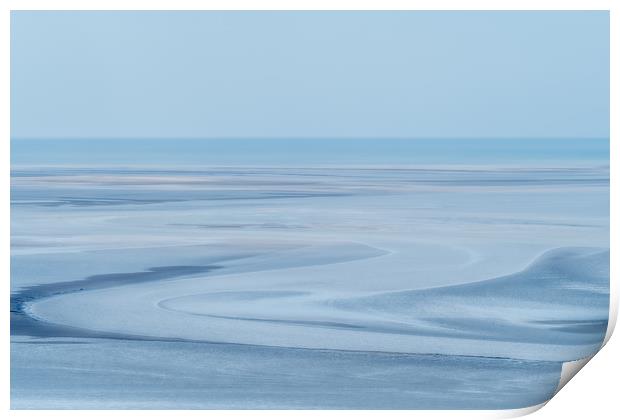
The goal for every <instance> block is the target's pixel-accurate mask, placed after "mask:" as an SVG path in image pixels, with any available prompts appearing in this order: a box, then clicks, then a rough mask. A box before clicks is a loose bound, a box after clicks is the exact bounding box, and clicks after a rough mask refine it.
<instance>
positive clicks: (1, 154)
mask: <svg viewBox="0 0 620 420" xmlns="http://www.w3.org/2000/svg"><path fill="white" fill-rule="evenodd" d="M2 5H3V7H2V12H3V13H2V18H1V20H0V22H1V23H0V48H1V50H2V56H3V57H4V58H6V60H3V61H2V62H3V63H4V64H3V65H2V66H1V67H0V77H1V80H2V84H1V89H2V90H1V91H0V93H1V96H0V97H1V98H2V102H1V105H0V107H1V108H0V110H1V112H0V130H1V132H2V133H3V135H4V140H3V141H2V142H0V143H1V144H0V159H1V161H2V165H3V182H2V185H1V187H0V194H1V196H2V200H3V206H2V233H3V238H2V241H0V250H1V251H2V256H3V259H2V272H3V274H4V276H3V277H2V278H3V279H4V281H5V284H4V287H5V290H6V291H7V295H8V294H9V278H10V271H9V255H10V237H9V235H8V232H9V228H10V206H9V204H10V189H9V185H10V178H9V168H10V153H9V151H10V150H9V149H10V142H9V139H10V127H9V122H10V114H9V113H10V96H9V92H10V71H9V66H8V63H9V58H10V53H9V52H10V11H11V10H175V9H177V10H609V11H610V19H611V22H610V23H611V40H610V47H611V51H610V54H611V56H610V59H611V73H610V75H611V80H610V82H611V104H610V105H611V107H610V113H611V115H612V116H613V115H616V116H620V103H619V100H620V99H619V98H620V96H619V93H620V92H619V85H618V75H620V65H619V61H618V60H619V55H620V45H619V41H620V29H619V27H620V5H619V2H618V1H614V0H382V1H381V0H357V1H352V0H314V1H311V0H298V1H292V0H288V1H286V0H260V1H258V0H254V1H252V0H202V1H201V0H176V1H174V0H151V1H146V0H108V1H104V0H92V1H88V2H86V1H79V0H58V1H52V0H48V1H45V0H23V1H17V0H8V1H7V0H5V1H4V2H3V3H2ZM610 128H611V131H610V134H611V135H610V143H611V150H610V161H611V162H610V163H611V180H612V183H611V189H610V194H611V197H610V199H611V202H610V205H611V213H610V214H612V215H614V214H619V212H620V207H619V206H618V194H617V191H616V183H615V180H616V179H618V168H617V165H615V163H614V157H615V156H617V155H618V153H620V144H619V143H620V139H619V138H618V135H619V131H618V121H615V120H614V119H613V118H612V120H611V127H610ZM610 233H611V238H610V242H611V290H610V291H611V296H612V299H611V305H610V324H609V328H608V331H607V336H606V338H605V343H607V342H608V340H609V338H610V336H611V333H612V331H613V329H614V327H615V324H616V320H617V314H618V284H617V279H616V274H617V272H618V264H617V263H616V262H617V261H620V258H619V255H618V252H617V251H616V246H615V242H616V241H615V238H618V237H619V236H618V233H619V232H618V224H617V222H616V218H615V217H612V218H611V231H610ZM7 297H8V296H5V298H4V300H3V303H4V309H3V310H2V311H0V317H1V319H2V323H1V325H2V334H3V337H4V339H5V345H4V346H3V347H2V355H3V362H4V366H5V369H3V370H2V372H3V375H2V379H1V382H0V384H1V389H2V390H3V395H2V403H3V405H2V407H3V409H4V410H8V409H9V406H10V395H9V393H10V387H9V374H8V372H9V369H8V367H9V361H10V347H9V308H8V306H9V300H8V299H7ZM571 367H572V365H570V366H566V369H563V377H565V375H564V372H565V371H566V372H569V371H570V370H571ZM543 405H544V404H541V405H539V406H535V407H530V408H525V409H519V410H501V411H493V410H490V411H478V410H474V411H472V410H470V411H449V412H448V411H361V412H360V411H346V412H344V411H323V410H321V411H319V412H317V411H295V412H291V411H271V410H270V411H254V410H250V411H233V410H229V411H220V410H217V411H206V412H205V411H176V410H175V411H156V410H154V411H146V412H144V411H116V410H115V411H88V412H83V411H11V412H9V415H10V416H11V417H14V418H33V417H35V416H36V417H39V416H50V417H55V418H63V419H64V418H67V417H68V418H76V419H77V418H80V419H81V418H83V417H84V416H87V417H88V418H93V419H98V418H106V419H107V418H108V417H110V416H115V417H116V416H120V417H123V418H129V417H131V418H133V417H134V415H135V416H149V417H151V418H154V419H162V418H171V417H173V416H174V417H177V416H184V417H188V418H197V417H202V416H204V415H209V416H212V417H217V418H236V417H237V416H250V415H251V416H252V417H253V418H257V419H259V420H260V419H265V420H267V419H269V420H272V419H274V418H275V419H278V418H290V417H291V416H292V415H293V413H294V417H296V418H300V419H304V418H308V419H309V418H312V419H314V418H316V416H321V417H325V418H333V419H335V418H341V417H343V416H345V417H348V416H351V417H353V416H355V417H356V418H358V417H362V418H368V417H373V418H379V417H385V416H387V417H389V418H393V419H397V418H405V417H406V418H411V417H412V416H416V417H419V418H429V419H435V418H445V417H446V416H448V415H449V416H450V417H460V418H472V419H483V418H507V417H515V416H521V415H525V414H528V413H531V412H533V411H536V410H537V409H538V408H540V407H542V406H543ZM4 410H3V411H4Z"/></svg>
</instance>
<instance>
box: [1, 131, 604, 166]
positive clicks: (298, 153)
mask: <svg viewBox="0 0 620 420" xmlns="http://www.w3.org/2000/svg"><path fill="white" fill-rule="evenodd" d="M608 160H609V140H608V139H305V138H290V139H285V138H281V139H86V138H85V139H14V140H12V141H11V164H12V165H98V166H100V165H103V166H106V165H112V166H116V165H146V166H155V165H157V166H161V165H171V166H176V165H217V166H237V165H242V166H246V165H250V166H274V165H275V166H286V165H297V166H298V165H310V166H323V165H325V166H330V165H392V166H394V165H399V166H407V165H471V164H476V165H513V164H518V165H527V164H530V163H531V164H537V165H557V164H560V165H561V164H565V163H566V162H577V161H578V162H580V163H581V164H584V163H593V162H607V161H608Z"/></svg>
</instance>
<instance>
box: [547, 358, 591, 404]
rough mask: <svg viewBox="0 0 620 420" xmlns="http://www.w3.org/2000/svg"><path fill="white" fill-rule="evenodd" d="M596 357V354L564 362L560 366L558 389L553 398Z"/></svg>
mask: <svg viewBox="0 0 620 420" xmlns="http://www.w3.org/2000/svg"><path fill="white" fill-rule="evenodd" d="M594 356H596V353H595V354H593V355H592V356H589V357H585V358H583V359H579V360H574V361H572V362H564V364H563V365H562V373H561V374H560V381H559V382H558V387H557V388H556V390H555V393H554V394H553V395H554V396H555V395H557V393H558V392H560V390H561V389H562V388H564V386H565V385H566V384H567V383H568V382H569V381H570V380H571V379H573V377H574V376H575V375H576V374H577V373H578V372H579V371H580V370H581V369H582V368H583V367H584V366H585V365H587V364H588V362H589V361H590V360H592V358H593V357H594Z"/></svg>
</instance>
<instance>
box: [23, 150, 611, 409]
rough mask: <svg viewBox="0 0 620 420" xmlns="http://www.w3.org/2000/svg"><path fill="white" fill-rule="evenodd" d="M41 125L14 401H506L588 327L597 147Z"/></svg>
mask: <svg viewBox="0 0 620 420" xmlns="http://www.w3.org/2000/svg"><path fill="white" fill-rule="evenodd" d="M41 142H42V141H38V142H36V141H30V142H28V141H25V143H19V144H18V143H17V142H14V143H15V145H17V147H13V151H12V152H13V155H12V160H13V162H12V163H13V167H12V196H11V199H12V215H11V217H12V221H11V228H12V232H11V234H12V237H11V241H12V242H11V251H12V256H11V263H12V264H11V290H12V301H11V304H12V305H11V309H12V323H11V331H12V344H11V353H12V364H11V378H12V389H11V392H12V393H11V401H12V406H13V407H14V408H480V409H484V408H518V407H525V406H529V405H534V404H538V403H540V402H543V401H545V400H547V399H548V398H550V397H551V396H552V395H553V392H554V391H555V388H556V386H557V382H558V380H559V375H560V370H561V366H562V363H563V362H564V361H570V360H575V359H579V358H582V357H586V356H588V355H590V354H592V353H593V352H595V351H597V349H598V348H599V347H600V344H601V342H602V340H603V337H604V335H605V331H606V328H607V314H608V301H609V251H608V249H609V214H608V208H609V207H608V204H609V172H608V167H607V163H608V160H607V159H608V157H607V156H608V154H607V150H608V149H607V143H606V142H602V141H577V140H571V141H570V142H568V143H565V144H564V143H561V142H560V143H558V142H557V141H555V143H554V142H553V141H541V142H538V143H537V142H535V141H533V140H532V141H525V142H519V141H506V142H505V143H503V144H502V147H499V146H498V144H496V143H493V147H490V146H489V148H487V146H485V145H488V143H485V142H484V141H470V142H469V143H468V142H467V141H466V140H459V141H454V140H453V141H447V140H446V141H444V142H437V143H429V142H420V143H417V145H416V144H415V143H407V144H404V143H402V141H382V142H381V141H370V140H365V141H363V142H362V143H360V145H359V147H352V144H353V143H351V141H347V143H343V142H344V141H341V142H335V143H329V145H328V144H327V143H325V142H319V143H313V144H310V143H309V142H302V143H301V144H300V146H299V148H287V147H285V148H283V149H281V150H280V151H279V152H278V153H272V152H273V150H275V149H276V148H277V146H278V145H280V143H279V142H278V141H266V142H263V143H260V141H259V140H256V143H252V144H251V145H249V146H248V144H249V143H248V142H249V140H245V141H241V140H239V141H236V142H232V143H227V144H226V145H223V144H221V143H218V142H214V141H211V142H206V143H191V142H189V141H185V142H183V141H182V142H178V143H174V142H165V141H161V142H156V143H155V144H154V146H153V148H152V149H150V148H147V149H145V148H144V143H140V141H139V140H135V141H127V143H118V141H116V142H113V143H110V144H99V143H97V144H95V146H96V147H95V149H97V150H99V152H100V153H99V155H98V156H96V157H95V156H94V155H93V154H92V150H93V149H89V148H84V147H83V146H84V145H83V144H82V143H76V141H73V142H70V141H68V142H58V143H57V144H55V146H54V145H53V143H54V142H50V143H45V144H42V143H41ZM242 145H243V146H244V147H243V148H240V146H242ZM319 145H320V146H321V147H318V146H319ZM246 146H247V148H246ZM323 146H324V147H323ZM483 146H484V147H483ZM50 147H51V149H50ZM446 147H447V148H449V149H450V150H449V153H447V152H446V153H444V151H445V148H446ZM52 149H53V150H52ZM121 149H122V150H124V152H123V154H122V156H123V159H124V161H122V162H121V161H119V160H118V159H119V158H118V157H119V156H120V154H119V153H118V152H119V150H121ZM68 150H70V153H69V152H68ZM240 150H244V151H245V153H240ZM46 151H47V152H46ZM48 152H49V153H48ZM125 152H126V153H125ZM95 160H97V162H96V163H95ZM214 163H215V164H217V163H219V165H214ZM118 164H122V165H123V166H122V167H120V166H115V165H118ZM50 165H52V166H50ZM145 165H147V166H145ZM227 165H231V166H227Z"/></svg>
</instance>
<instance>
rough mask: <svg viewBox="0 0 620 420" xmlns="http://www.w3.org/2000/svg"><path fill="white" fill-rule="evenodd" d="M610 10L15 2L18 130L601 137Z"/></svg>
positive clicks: (84, 134) (50, 133) (33, 133)
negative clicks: (211, 8)
mask: <svg viewBox="0 0 620 420" xmlns="http://www.w3.org/2000/svg"><path fill="white" fill-rule="evenodd" d="M608 38H609V17H608V13H607V12H13V13H12V18H11V124H12V126H11V135H12V137H13V138H26V137H30V138H58V137H61V138H67V137H68V138H92V137H95V138H116V137H120V138H128V137H147V138H151V137H164V138H166V137H171V138H176V137H209V138H219V137H284V138H289V137H306V138H313V137H329V138H333V137H607V136H608V135H609V131H608V130H609V127H608V126H609V40H608Z"/></svg>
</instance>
